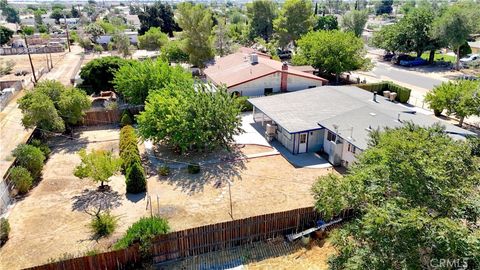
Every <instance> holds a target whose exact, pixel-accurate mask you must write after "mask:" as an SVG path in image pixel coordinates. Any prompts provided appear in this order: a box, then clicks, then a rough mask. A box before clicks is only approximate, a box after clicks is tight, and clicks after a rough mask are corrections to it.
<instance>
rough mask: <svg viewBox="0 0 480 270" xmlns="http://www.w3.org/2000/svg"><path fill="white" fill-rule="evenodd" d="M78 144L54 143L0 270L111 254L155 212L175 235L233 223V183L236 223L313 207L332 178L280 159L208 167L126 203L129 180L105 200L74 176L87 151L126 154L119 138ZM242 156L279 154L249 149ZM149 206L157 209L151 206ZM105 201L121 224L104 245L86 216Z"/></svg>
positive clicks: (115, 181)
mask: <svg viewBox="0 0 480 270" xmlns="http://www.w3.org/2000/svg"><path fill="white" fill-rule="evenodd" d="M76 136H77V137H78V138H77V139H75V140H71V139H69V138H64V137H59V138H54V139H52V140H51V142H50V144H51V146H52V150H53V153H52V155H51V157H50V159H49V160H48V161H47V163H46V165H45V169H44V173H43V180H42V181H41V182H40V184H39V185H38V186H37V187H35V188H34V189H33V190H32V191H30V192H29V194H28V196H26V197H25V198H24V199H22V200H20V201H19V202H17V204H16V205H15V206H14V208H13V209H12V211H11V213H10V216H9V221H10V224H11V227H12V231H11V234H10V237H11V238H10V240H9V241H8V242H7V243H6V245H5V246H3V247H2V248H1V249H0V269H19V268H23V267H29V266H34V265H38V264H43V263H46V262H47V261H48V260H49V259H52V258H58V257H61V256H62V255H63V254H65V253H70V254H81V253H84V252H86V251H88V250H93V249H96V250H99V251H104V250H106V249H108V248H109V247H110V246H111V245H112V244H113V243H114V242H115V241H116V240H117V239H118V238H119V237H121V235H122V234H123V233H124V232H125V231H126V229H127V228H128V227H129V226H130V225H131V224H132V223H133V222H135V221H136V220H138V219H139V218H140V217H141V216H145V215H149V214H150V212H152V213H154V214H156V213H159V214H160V215H161V216H163V217H166V218H167V219H168V220H169V222H170V225H171V227H172V229H173V230H181V229H185V228H189V227H195V226H200V225H206V224H211V223H217V222H221V221H227V220H231V219H232V218H231V213H230V203H229V202H230V200H229V197H230V196H229V192H228V190H229V189H228V186H229V185H228V181H230V182H231V183H232V184H231V197H232V206H233V218H235V219H239V218H245V217H249V216H253V215H259V214H264V213H270V212H277V211H282V210H289V209H294V208H298V207H305V206H310V205H312V203H313V200H312V196H311V194H310V187H311V185H312V183H313V182H314V181H315V179H316V178H317V177H318V176H319V175H322V174H326V173H328V171H327V170H325V169H296V168H294V167H293V166H291V165H290V164H289V163H288V162H287V161H286V160H285V159H284V158H283V157H282V156H280V155H277V156H270V157H261V158H255V159H250V160H246V161H236V162H224V163H222V164H213V165H208V166H205V167H202V171H201V173H199V174H197V175H190V174H188V173H187V172H186V171H185V169H178V170H173V171H172V173H171V175H170V176H168V177H159V176H157V175H156V173H155V172H154V171H153V170H152V169H150V170H149V174H150V176H149V179H148V194H147V195H145V194H139V195H128V196H126V195H125V183H124V177H123V176H121V175H118V176H115V177H112V181H111V182H110V183H109V184H110V186H111V187H112V191H111V192H109V193H99V192H97V191H96V186H97V185H96V184H94V183H92V182H90V181H89V180H80V179H77V178H76V177H74V176H73V169H74V167H75V166H76V165H77V164H79V162H80V159H79V157H78V155H77V154H76V152H77V151H78V150H80V149H82V148H84V147H87V148H88V149H94V148H96V149H98V148H101V149H107V150H113V151H114V152H116V153H118V136H119V130H118V129H117V128H109V129H107V128H105V127H100V128H98V129H94V128H90V129H89V130H85V131H83V132H77V135H76ZM141 149H143V148H141ZM241 151H242V152H244V153H258V152H269V151H271V149H270V148H268V147H267V148H265V147H259V146H252V147H249V146H245V147H243V148H241ZM146 165H147V164H146ZM227 180H228V181H227ZM149 198H150V199H151V202H152V203H151V204H147V201H148V199H149ZM99 201H106V202H107V203H108V205H109V207H110V208H111V212H112V213H113V214H114V215H117V216H118V217H119V226H118V228H117V230H116V232H115V233H114V234H113V235H112V236H111V237H109V238H106V239H100V240H96V239H93V238H92V234H91V232H90V231H89V229H88V227H87V225H88V223H89V221H90V216H89V215H88V214H86V213H85V212H84V211H83V210H84V209H85V208H89V207H91V206H94V205H97V204H98V202H99ZM157 202H158V203H157ZM152 205H153V207H149V206H152ZM158 206H160V207H158Z"/></svg>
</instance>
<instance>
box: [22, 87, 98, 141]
mask: <svg viewBox="0 0 480 270" xmlns="http://www.w3.org/2000/svg"><path fill="white" fill-rule="evenodd" d="M90 106H91V101H90V99H89V97H88V96H87V95H86V94H85V92H83V91H82V90H79V89H76V88H73V87H65V86H64V85H63V84H61V83H60V82H58V81H49V80H47V81H42V82H40V83H38V84H37V85H36V86H35V91H31V92H28V93H27V94H26V95H25V96H23V97H22V98H21V99H20V101H19V107H20V109H21V110H22V113H23V118H22V123H23V125H24V126H25V127H28V128H30V127H34V126H37V127H38V128H41V129H43V130H46V131H54V132H63V131H64V130H65V125H75V124H77V123H78V122H80V121H81V120H82V118H83V115H84V111H85V110H87V109H89V108H90Z"/></svg>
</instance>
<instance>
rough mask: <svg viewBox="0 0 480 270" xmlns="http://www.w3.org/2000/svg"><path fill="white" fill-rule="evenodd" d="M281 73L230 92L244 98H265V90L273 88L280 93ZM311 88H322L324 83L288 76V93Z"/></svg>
mask: <svg viewBox="0 0 480 270" xmlns="http://www.w3.org/2000/svg"><path fill="white" fill-rule="evenodd" d="M280 82H281V73H280V72H277V73H274V74H271V75H268V76H265V77H261V78H258V79H256V80H253V81H250V82H247V83H243V84H240V85H237V86H234V87H230V88H229V89H228V91H229V92H230V93H233V92H234V91H237V92H239V93H240V94H241V95H242V96H251V97H255V96H263V95H264V90H265V88H273V92H274V93H276V92H280ZM311 86H322V81H319V80H314V79H310V78H305V77H300V76H295V75H292V74H288V77H287V91H298V90H303V89H307V88H309V87H311Z"/></svg>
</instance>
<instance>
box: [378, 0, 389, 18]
mask: <svg viewBox="0 0 480 270" xmlns="http://www.w3.org/2000/svg"><path fill="white" fill-rule="evenodd" d="M392 5H393V0H380V1H376V2H375V14H376V15H382V14H390V13H392V10H393V8H392Z"/></svg>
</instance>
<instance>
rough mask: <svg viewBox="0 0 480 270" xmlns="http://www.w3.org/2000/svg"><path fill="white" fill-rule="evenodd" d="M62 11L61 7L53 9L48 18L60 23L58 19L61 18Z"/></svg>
mask: <svg viewBox="0 0 480 270" xmlns="http://www.w3.org/2000/svg"><path fill="white" fill-rule="evenodd" d="M63 14H64V11H63V10H62V9H58V8H57V9H54V10H52V12H51V13H50V18H51V19H54V20H55V23H56V24H59V23H60V19H63Z"/></svg>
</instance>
